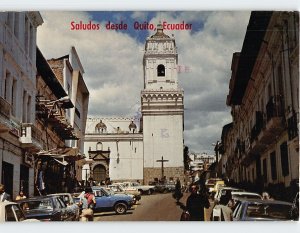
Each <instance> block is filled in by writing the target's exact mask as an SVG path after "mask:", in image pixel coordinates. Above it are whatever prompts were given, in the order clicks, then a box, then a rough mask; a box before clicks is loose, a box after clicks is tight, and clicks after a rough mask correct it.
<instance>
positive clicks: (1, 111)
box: [0, 96, 11, 133]
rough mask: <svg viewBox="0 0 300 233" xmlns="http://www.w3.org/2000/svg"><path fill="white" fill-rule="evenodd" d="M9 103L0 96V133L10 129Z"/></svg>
mask: <svg viewBox="0 0 300 233" xmlns="http://www.w3.org/2000/svg"><path fill="white" fill-rule="evenodd" d="M10 111H11V106H10V104H9V103H8V102H7V101H6V100H5V99H3V98H2V97H1V96H0V133H5V132H8V131H9V130H10V127H9V125H10V123H9V120H10Z"/></svg>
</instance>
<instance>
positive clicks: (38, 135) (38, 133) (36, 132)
mask: <svg viewBox="0 0 300 233" xmlns="http://www.w3.org/2000/svg"><path fill="white" fill-rule="evenodd" d="M31 136H32V138H33V139H35V140H36V141H37V142H39V143H41V144H42V131H41V130H39V129H38V128H37V127H35V126H34V125H32V126H31Z"/></svg>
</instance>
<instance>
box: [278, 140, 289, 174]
mask: <svg viewBox="0 0 300 233" xmlns="http://www.w3.org/2000/svg"><path fill="white" fill-rule="evenodd" d="M280 155H281V170H282V175H283V176H287V175H288V174H289V155H288V148H287V143H286V142H284V143H282V144H281V145H280Z"/></svg>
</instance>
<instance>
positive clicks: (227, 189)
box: [214, 186, 244, 202]
mask: <svg viewBox="0 0 300 233" xmlns="http://www.w3.org/2000/svg"><path fill="white" fill-rule="evenodd" d="M226 192H231V193H232V192H244V190H243V189H239V188H233V187H226V186H225V187H221V188H220V189H219V190H218V191H217V192H216V194H215V197H214V200H215V201H216V202H219V201H220V198H221V196H222V195H224V194H225V193H226Z"/></svg>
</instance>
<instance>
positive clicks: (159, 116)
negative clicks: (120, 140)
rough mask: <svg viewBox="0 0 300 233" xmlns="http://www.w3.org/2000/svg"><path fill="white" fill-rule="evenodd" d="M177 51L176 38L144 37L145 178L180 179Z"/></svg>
mask: <svg viewBox="0 0 300 233" xmlns="http://www.w3.org/2000/svg"><path fill="white" fill-rule="evenodd" d="M177 64H178V54H177V48H176V43H175V38H171V37H169V36H168V35H166V34H165V33H164V32H163V28H162V25H160V24H159V25H157V32H156V33H155V34H154V35H153V36H151V37H149V38H147V41H146V44H145V54H144V59H143V68H144V90H143V91H142V92H141V104H142V108H141V109H142V118H143V119H142V120H143V136H144V180H145V182H148V181H150V180H153V179H154V178H155V177H160V178H161V179H164V178H165V177H161V176H162V175H161V174H162V173H161V167H162V165H161V162H159V160H162V158H163V159H164V160H168V161H166V162H165V163H164V176H166V178H167V179H168V178H170V177H171V178H175V177H178V178H180V179H181V180H182V181H183V176H184V166H183V149H184V148H183V90H182V89H181V88H180V87H179V86H178V77H177Z"/></svg>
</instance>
